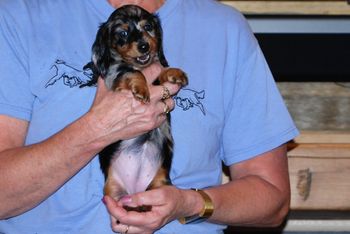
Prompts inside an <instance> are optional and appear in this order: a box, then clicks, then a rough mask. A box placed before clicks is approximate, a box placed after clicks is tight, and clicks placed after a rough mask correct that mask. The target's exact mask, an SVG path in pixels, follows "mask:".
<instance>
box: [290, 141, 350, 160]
mask: <svg viewBox="0 0 350 234" xmlns="http://www.w3.org/2000/svg"><path fill="white" fill-rule="evenodd" d="M288 148H289V150H288V157H289V158H293V157H305V158H308V157H312V158H330V159H335V158H350V144H318V143H310V144H293V143H290V144H288Z"/></svg>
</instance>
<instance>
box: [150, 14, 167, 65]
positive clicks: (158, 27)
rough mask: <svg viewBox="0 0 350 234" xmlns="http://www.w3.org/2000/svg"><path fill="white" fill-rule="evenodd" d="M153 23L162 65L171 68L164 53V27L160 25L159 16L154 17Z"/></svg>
mask: <svg viewBox="0 0 350 234" xmlns="http://www.w3.org/2000/svg"><path fill="white" fill-rule="evenodd" d="M153 22H154V23H155V25H154V29H155V34H156V38H157V42H158V59H159V62H160V64H162V66H163V67H169V64H168V61H167V60H166V58H165V56H164V51H163V30H162V25H161V23H160V19H159V17H158V16H156V15H154V16H153Z"/></svg>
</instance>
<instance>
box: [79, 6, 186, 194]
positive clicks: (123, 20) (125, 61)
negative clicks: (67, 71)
mask: <svg viewBox="0 0 350 234" xmlns="http://www.w3.org/2000/svg"><path fill="white" fill-rule="evenodd" d="M153 62H160V63H161V64H162V65H163V66H164V67H168V63H167V61H166V59H165V57H164V54H163V48H162V30H161V26H160V22H159V19H158V17H157V16H155V15H153V14H150V13H149V12H147V11H145V10H144V9H142V8H140V7H137V6H134V5H127V6H123V7H121V8H118V9H117V10H116V11H114V12H113V13H112V15H111V16H110V17H109V19H108V20H107V21H106V22H105V23H103V24H102V25H101V27H100V28H99V30H98V32H97V36H96V40H95V42H94V44H93V47H92V62H91V63H89V64H88V65H87V66H89V67H90V68H91V69H92V71H93V73H94V76H93V78H92V80H91V81H90V82H89V83H88V84H86V85H87V86H91V85H94V84H96V82H97V79H98V77H102V78H103V79H104V81H105V83H106V86H107V87H108V88H109V89H112V90H115V91H118V90H122V89H127V90H131V92H132V93H133V95H134V97H135V98H136V99H138V100H139V101H141V102H144V103H147V102H148V101H149V98H150V97H149V90H148V86H147V81H146V79H145V77H144V75H143V74H142V73H141V71H140V70H142V69H143V68H145V67H147V66H149V65H150V64H152V63H153ZM167 81H168V82H172V83H177V84H179V85H181V86H184V85H186V84H187V77H186V75H185V73H184V72H182V71H181V70H180V69H176V68H166V69H165V70H164V71H163V72H162V73H161V74H160V76H159V78H158V79H157V80H156V82H155V84H159V85H161V84H163V83H164V82H167ZM86 85H84V86H86ZM164 91H165V93H164V96H165V97H164V98H169V94H168V93H167V92H166V91H167V90H166V88H165V89H164ZM172 153H173V139H172V136H171V131H170V125H169V118H168V121H166V122H165V123H163V124H162V125H161V126H160V127H159V128H157V129H154V130H152V131H150V132H148V133H146V134H144V135H141V136H138V137H136V138H134V139H130V140H124V141H118V142H116V143H114V144H112V145H109V146H107V147H106V148H105V149H104V150H103V151H102V152H100V163H101V168H102V171H103V173H104V175H105V179H106V184H105V188H104V193H105V194H106V195H109V196H111V197H113V198H114V199H116V200H118V199H120V198H121V197H122V196H124V195H127V194H133V193H136V192H141V191H145V190H147V189H151V188H155V187H159V186H162V185H165V184H169V183H170V180H169V174H168V173H169V169H170V166H171V160H172Z"/></svg>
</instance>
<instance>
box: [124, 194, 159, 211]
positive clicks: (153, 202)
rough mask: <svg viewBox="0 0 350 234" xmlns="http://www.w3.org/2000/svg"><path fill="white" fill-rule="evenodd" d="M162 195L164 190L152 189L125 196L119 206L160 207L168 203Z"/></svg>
mask: <svg viewBox="0 0 350 234" xmlns="http://www.w3.org/2000/svg"><path fill="white" fill-rule="evenodd" d="M162 194H163V193H162V189H152V190H149V191H146V192H142V193H136V194H133V195H128V196H124V197H122V198H121V199H120V200H119V201H118V205H120V206H130V207H138V206H142V205H149V206H158V205H159V206H160V205H163V204H164V203H165V202H166V201H165V200H164V198H163V196H162ZM146 213H147V212H146Z"/></svg>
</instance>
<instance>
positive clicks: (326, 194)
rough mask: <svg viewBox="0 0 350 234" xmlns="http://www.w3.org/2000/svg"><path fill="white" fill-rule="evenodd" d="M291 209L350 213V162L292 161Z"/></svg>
mask: <svg viewBox="0 0 350 234" xmlns="http://www.w3.org/2000/svg"><path fill="white" fill-rule="evenodd" d="M289 174H290V183H291V197H292V198H291V209H293V210H350V179H349V178H350V158H347V159H318V158H289Z"/></svg>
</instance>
